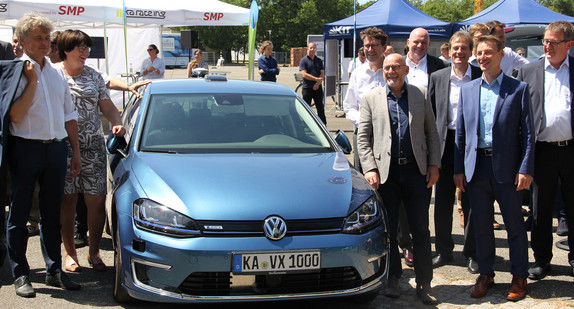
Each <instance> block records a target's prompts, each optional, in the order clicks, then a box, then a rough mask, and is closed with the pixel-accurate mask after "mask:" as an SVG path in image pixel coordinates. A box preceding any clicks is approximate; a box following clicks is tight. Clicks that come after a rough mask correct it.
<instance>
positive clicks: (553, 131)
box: [518, 21, 574, 280]
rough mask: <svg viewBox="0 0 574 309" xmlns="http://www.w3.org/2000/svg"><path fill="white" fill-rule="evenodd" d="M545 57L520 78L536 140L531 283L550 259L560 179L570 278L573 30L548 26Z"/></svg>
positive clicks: (573, 256) (573, 243)
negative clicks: (529, 103)
mask: <svg viewBox="0 0 574 309" xmlns="http://www.w3.org/2000/svg"><path fill="white" fill-rule="evenodd" d="M543 42H544V54H545V57H544V59H541V60H540V61H536V62H533V63H530V64H527V65H525V66H523V67H522V69H521V70H520V71H519V72H518V79H519V80H522V81H525V82H527V83H528V85H529V87H530V95H531V97H530V98H531V100H532V113H533V115H534V117H533V118H534V129H535V133H536V137H537V141H536V161H535V163H534V176H535V181H534V183H533V184H532V206H533V222H532V233H531V235H530V236H531V239H530V244H531V246H532V250H533V251H534V259H535V262H534V265H532V267H530V269H529V270H528V272H529V273H530V275H529V278H530V279H536V280H538V279H542V278H544V277H545V276H546V275H547V274H548V272H549V271H550V260H551V259H552V244H553V243H554V242H553V241H552V210H553V209H554V202H555V200H556V189H557V186H558V179H560V180H561V192H562V196H563V199H564V210H565V212H566V222H567V224H568V230H569V231H570V234H569V236H568V245H569V247H570V253H569V254H568V260H569V262H570V266H571V271H572V273H573V274H574V236H572V231H574V181H573V180H572V179H573V178H572V177H574V160H573V158H574V140H573V132H574V121H572V119H574V109H573V108H572V98H573V97H574V92H573V90H574V66H573V65H574V57H571V56H568V50H570V48H572V45H574V26H573V25H572V24H571V23H569V22H566V21H556V22H553V23H551V24H550V25H548V27H547V28H546V31H545V32H544V39H543Z"/></svg>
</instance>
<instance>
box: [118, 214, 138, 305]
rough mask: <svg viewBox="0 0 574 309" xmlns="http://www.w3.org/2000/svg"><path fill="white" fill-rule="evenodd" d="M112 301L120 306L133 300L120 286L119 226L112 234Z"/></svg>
mask: <svg viewBox="0 0 574 309" xmlns="http://www.w3.org/2000/svg"><path fill="white" fill-rule="evenodd" d="M114 234H115V235H114V237H115V244H114V269H115V274H114V299H115V300H116V301H117V302H118V303H121V304H125V303H129V302H131V301H133V300H134V299H133V298H132V297H131V296H130V294H129V293H128V291H126V289H125V288H124V287H123V286H122V256H121V254H120V250H121V246H120V240H119V237H120V236H119V235H120V231H119V226H118V225H117V224H116V231H115V233H114Z"/></svg>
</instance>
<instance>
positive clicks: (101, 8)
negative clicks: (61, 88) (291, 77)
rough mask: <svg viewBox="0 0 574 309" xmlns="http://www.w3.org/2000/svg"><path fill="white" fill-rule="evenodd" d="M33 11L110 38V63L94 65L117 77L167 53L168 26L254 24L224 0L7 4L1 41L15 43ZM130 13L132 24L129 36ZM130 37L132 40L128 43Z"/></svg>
mask: <svg viewBox="0 0 574 309" xmlns="http://www.w3.org/2000/svg"><path fill="white" fill-rule="evenodd" d="M124 3H125V10H124V7H123V4H124ZM27 12H40V13H42V14H43V15H44V16H46V17H47V18H48V19H50V20H51V21H53V22H54V26H55V28H56V29H57V30H65V29H80V30H82V31H84V32H86V33H87V34H88V35H90V36H99V37H107V50H106V54H107V58H106V61H101V62H98V61H96V60H90V61H89V62H90V63H91V64H95V65H97V66H98V67H99V68H100V69H101V70H102V71H104V72H107V73H108V74H109V75H110V76H112V77H120V76H121V74H125V73H126V68H127V67H128V66H129V65H130V64H132V65H133V68H134V70H135V71H139V68H140V66H141V63H142V61H143V60H144V59H145V58H146V57H148V54H147V52H146V49H147V46H148V45H149V44H155V45H157V46H158V48H159V49H160V51H161V50H162V44H161V33H162V27H164V26H230V25H235V26H240V25H245V26H247V25H248V24H249V9H246V8H242V7H237V6H234V5H231V4H228V3H224V2H220V1H218V0H202V1H181V0H159V1H158V0H124V1H122V0H97V1H93V0H2V1H1V3H0V26H2V27H0V39H1V40H4V41H10V40H11V39H12V26H14V25H15V24H16V22H17V20H18V19H19V18H21V17H22V15H24V14H25V13H27ZM124 12H125V15H126V16H125V19H126V21H127V33H126V34H125V36H124V26H123V22H124V18H123V14H124ZM124 37H127V42H126V40H125V39H124ZM126 46H127V59H126ZM160 55H161V53H160ZM168 77H169V76H168ZM120 100H121V99H120ZM116 101H117V100H115V96H114V102H116ZM116 105H121V102H116Z"/></svg>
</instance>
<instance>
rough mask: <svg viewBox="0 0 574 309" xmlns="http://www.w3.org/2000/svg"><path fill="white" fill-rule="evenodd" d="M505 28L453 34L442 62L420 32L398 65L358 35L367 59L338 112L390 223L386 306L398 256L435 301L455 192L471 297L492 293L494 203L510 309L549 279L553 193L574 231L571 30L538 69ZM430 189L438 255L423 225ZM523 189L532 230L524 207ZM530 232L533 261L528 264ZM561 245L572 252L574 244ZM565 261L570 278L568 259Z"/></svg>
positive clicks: (383, 42)
mask: <svg viewBox="0 0 574 309" xmlns="http://www.w3.org/2000/svg"><path fill="white" fill-rule="evenodd" d="M504 28H505V25H504V24H502V23H500V22H498V21H491V22H488V23H486V24H475V25H473V26H471V27H470V29H469V32H466V31H458V32H456V33H455V34H454V35H453V36H452V37H451V38H450V41H449V42H448V43H446V44H443V46H441V54H442V55H441V58H437V57H434V56H432V55H429V54H428V48H429V44H430V37H429V34H428V32H427V31H426V30H425V29H422V28H417V29H414V30H413V31H412V32H411V33H410V36H409V38H408V40H407V46H406V47H405V56H402V55H400V54H396V53H392V54H390V55H386V56H385V55H384V52H385V50H386V48H387V46H388V45H387V36H386V34H385V33H384V32H383V31H382V30H380V29H378V28H374V27H372V28H367V29H365V30H363V31H362V32H361V39H362V41H363V47H362V49H363V52H364V55H365V56H366V61H365V63H364V64H360V65H358V66H357V67H355V68H354V70H353V71H352V73H351V76H350V82H349V87H348V90H347V93H346V97H345V99H344V102H343V108H344V112H345V116H346V118H347V119H348V120H349V121H351V122H352V123H353V124H354V126H355V136H354V145H353V147H354V150H355V151H354V152H355V157H354V166H355V168H356V169H358V170H359V171H361V172H362V173H363V174H364V176H365V178H366V180H367V181H368V182H369V183H370V184H371V185H372V186H373V187H374V188H375V189H377V190H378V192H379V193H380V195H381V197H382V200H383V203H384V205H385V208H386V210H387V213H388V217H389V232H390V250H391V252H390V269H389V279H388V282H387V286H386V289H385V291H384V294H385V295H386V296H388V297H391V298H397V297H399V296H400V294H401V289H400V287H399V278H400V277H401V273H402V267H401V258H400V254H399V248H402V249H403V256H404V258H405V263H406V264H407V265H408V264H409V262H410V263H412V264H411V265H413V266H414V270H415V276H416V295H417V296H418V297H419V298H420V299H421V301H422V302H423V303H425V304H430V305H432V304H437V299H436V297H435V296H434V295H433V293H432V290H431V288H430V282H431V280H432V277H433V271H432V269H433V268H434V267H440V266H442V265H446V264H449V263H452V262H453V260H454V259H453V249H454V242H453V238H452V218H453V216H452V214H453V205H454V204H455V200H456V191H457V190H460V192H461V198H460V200H461V204H462V205H461V206H462V213H463V225H464V226H465V233H464V234H465V235H464V236H465V237H464V246H463V254H464V256H465V257H466V258H467V259H468V264H467V265H468V267H467V268H468V271H469V272H471V273H473V274H478V275H479V276H478V277H477V279H476V283H475V284H474V286H473V287H472V288H471V290H470V296H471V297H474V298H480V297H483V296H485V295H486V294H487V292H488V289H489V288H490V287H492V286H493V285H494V276H495V273H494V257H495V243H494V232H493V228H495V227H496V225H497V224H498V223H496V222H495V221H494V202H495V201H496V202H497V203H498V206H499V207H500V212H501V214H502V218H503V220H504V224H505V229H506V232H507V240H508V246H509V249H510V254H509V259H510V264H511V269H510V273H511V274H512V282H511V284H510V288H509V290H508V294H507V299H508V300H509V301H517V300H520V299H523V298H524V297H525V296H526V294H527V279H532V280H540V279H543V278H544V277H545V276H547V275H548V274H549V272H550V271H551V266H550V262H551V259H552V246H553V242H552V216H553V210H554V205H555V201H556V198H557V191H558V192H560V193H561V197H560V195H559V196H558V198H559V199H561V200H562V201H563V203H562V205H563V209H564V212H565V217H566V218H565V219H564V220H560V224H563V223H564V225H565V226H566V228H564V229H565V230H566V231H567V230H572V228H573V226H572V224H573V223H572V220H574V200H573V199H571V195H572V193H571V192H572V191H571V190H570V189H569V188H570V187H571V186H573V185H574V182H573V179H574V178H572V176H573V175H574V170H573V169H571V166H572V160H571V159H572V157H573V155H574V145H572V143H573V142H574V139H573V132H574V122H573V121H572V117H573V115H572V113H573V111H574V110H573V109H571V103H572V101H571V98H572V90H571V89H572V86H574V85H573V84H572V83H574V79H573V78H574V72H573V69H572V67H571V66H570V62H571V61H573V58H572V57H571V56H569V55H568V51H569V50H570V48H572V46H573V45H574V26H573V25H572V24H570V23H569V22H565V21H557V22H554V23H552V24H550V25H548V27H547V28H546V30H545V32H544V39H543V40H542V43H543V47H544V56H543V57H541V58H540V59H538V60H537V61H535V62H533V63H529V61H528V60H526V59H525V58H524V56H523V55H519V54H518V53H517V52H515V51H512V49H510V48H508V47H505V42H506V39H505V36H504ZM519 52H524V50H522V51H519ZM359 55H360V54H359ZM535 154H536V155H535ZM433 186H434V187H435V210H434V223H435V224H434V225H435V235H436V238H435V251H436V253H435V255H434V257H433V256H432V255H431V241H430V232H429V216H428V213H429V212H428V210H429V205H430V197H431V190H432V187H433ZM528 188H530V192H531V199H530V200H531V201H530V205H531V210H532V218H531V219H530V220H531V223H530V224H529V226H527V224H526V223H525V221H524V217H523V209H522V201H523V190H526V189H528ZM527 228H528V229H530V230H531V231H532V234H531V241H530V244H531V247H532V250H533V251H534V258H535V261H534V263H533V264H532V265H530V266H529V265H528V239H527V233H526V230H527ZM562 235H567V232H565V233H564V232H563V234H562ZM405 238H407V239H406V240H405ZM411 238H412V239H411ZM568 245H569V247H570V248H574V237H569V238H568ZM411 250H412V252H411ZM568 262H569V264H570V265H571V267H572V269H571V272H572V275H574V252H572V250H571V251H570V252H569V254H568Z"/></svg>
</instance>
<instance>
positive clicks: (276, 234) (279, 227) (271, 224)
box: [263, 216, 287, 240]
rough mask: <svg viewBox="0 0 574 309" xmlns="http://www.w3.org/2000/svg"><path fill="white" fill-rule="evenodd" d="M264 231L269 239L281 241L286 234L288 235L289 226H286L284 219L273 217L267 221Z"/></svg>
mask: <svg viewBox="0 0 574 309" xmlns="http://www.w3.org/2000/svg"><path fill="white" fill-rule="evenodd" d="M263 229H264V230H265V236H267V238H269V239H271V240H280V239H282V238H283V237H285V233H287V224H285V220H283V219H282V218H280V217H277V216H271V217H269V218H267V219H265V222H264V224H263Z"/></svg>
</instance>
